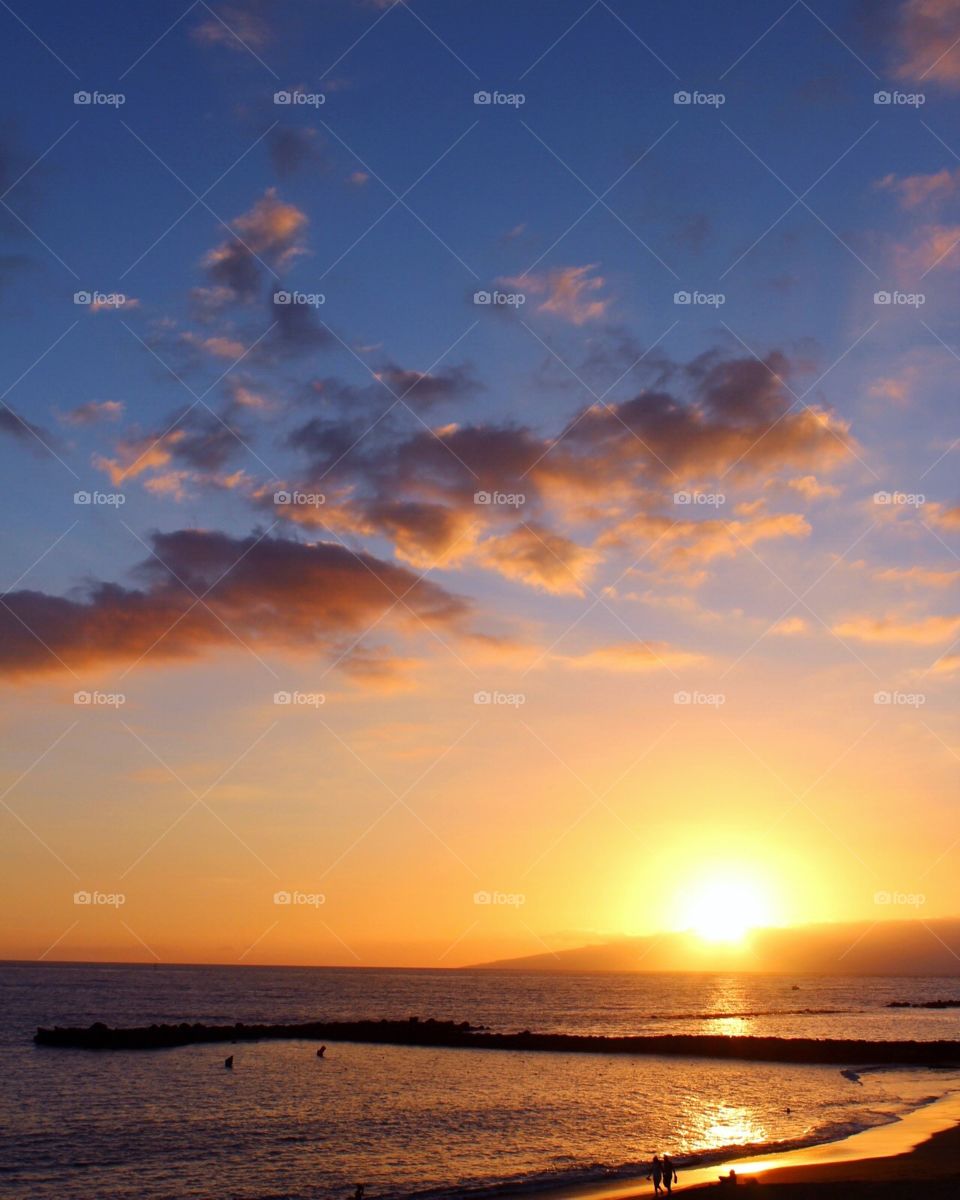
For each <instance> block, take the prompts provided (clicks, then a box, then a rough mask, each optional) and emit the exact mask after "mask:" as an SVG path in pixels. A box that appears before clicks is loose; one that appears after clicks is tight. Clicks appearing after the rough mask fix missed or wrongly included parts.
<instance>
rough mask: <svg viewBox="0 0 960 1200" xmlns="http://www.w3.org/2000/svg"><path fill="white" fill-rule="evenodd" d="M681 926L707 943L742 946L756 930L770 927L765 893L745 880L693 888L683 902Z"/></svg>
mask: <svg viewBox="0 0 960 1200" xmlns="http://www.w3.org/2000/svg"><path fill="white" fill-rule="evenodd" d="M680 911H681V914H682V915H681V923H682V927H683V928H684V929H692V930H693V932H694V933H696V934H698V935H699V936H700V937H701V938H703V939H704V941H707V942H739V941H742V940H743V938H744V936H745V935H746V934H747V933H748V932H749V931H750V930H751V929H753V928H754V927H755V926H757V925H764V924H767V923H769V919H770V906H769V903H768V900H767V897H766V895H765V894H764V891H763V889H762V888H761V887H760V886H759V885H758V884H757V883H755V882H754V881H752V880H746V879H732V878H731V879H724V878H714V879H708V880H703V881H701V882H699V883H697V884H694V885H693V886H692V887H691V888H690V889H689V890H688V891H686V892H685V893H684V895H683V896H682V898H681V902H680Z"/></svg>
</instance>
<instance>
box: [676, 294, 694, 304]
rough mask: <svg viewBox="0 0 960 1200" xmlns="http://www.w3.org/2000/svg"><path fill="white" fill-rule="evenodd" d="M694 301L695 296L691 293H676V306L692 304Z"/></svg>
mask: <svg viewBox="0 0 960 1200" xmlns="http://www.w3.org/2000/svg"><path fill="white" fill-rule="evenodd" d="M692 301H693V296H692V294H691V293H690V292H674V293H673V302H674V304H690V303H692Z"/></svg>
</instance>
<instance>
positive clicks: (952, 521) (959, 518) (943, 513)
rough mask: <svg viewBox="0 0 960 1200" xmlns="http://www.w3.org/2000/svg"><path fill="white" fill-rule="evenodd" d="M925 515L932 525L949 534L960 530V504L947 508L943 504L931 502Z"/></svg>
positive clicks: (925, 508)
mask: <svg viewBox="0 0 960 1200" xmlns="http://www.w3.org/2000/svg"><path fill="white" fill-rule="evenodd" d="M924 514H925V516H926V519H927V520H928V521H929V522H930V524H931V525H936V527H937V528H938V529H945V530H946V531H947V532H948V533H956V532H957V531H958V530H960V504H955V505H954V506H953V507H952V508H945V507H944V505H942V504H936V503H932V502H931V503H928V504H927V505H925V507H924Z"/></svg>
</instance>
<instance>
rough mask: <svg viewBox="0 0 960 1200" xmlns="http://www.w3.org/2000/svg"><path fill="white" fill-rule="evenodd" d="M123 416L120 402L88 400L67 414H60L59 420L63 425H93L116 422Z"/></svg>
mask: <svg viewBox="0 0 960 1200" xmlns="http://www.w3.org/2000/svg"><path fill="white" fill-rule="evenodd" d="M122 416H123V403H122V401H120V400H88V401H87V403H86V404H78V405H77V407H76V408H71V409H70V411H69V412H65V413H61V414H60V416H59V418H58V419H59V420H60V421H61V422H62V423H63V424H64V425H95V424H97V423H98V422H100V421H118V420H119V419H120V418H121V417H122Z"/></svg>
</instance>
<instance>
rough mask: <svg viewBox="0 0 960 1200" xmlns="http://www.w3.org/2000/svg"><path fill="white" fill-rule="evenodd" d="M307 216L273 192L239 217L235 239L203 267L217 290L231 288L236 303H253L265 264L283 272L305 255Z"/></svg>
mask: <svg viewBox="0 0 960 1200" xmlns="http://www.w3.org/2000/svg"><path fill="white" fill-rule="evenodd" d="M307 224H308V220H307V215H306V213H304V212H302V211H301V210H300V209H299V208H297V207H296V205H294V204H287V203H285V202H284V201H282V200H281V199H279V197H278V196H277V192H276V189H275V188H269V189H268V190H267V191H266V192H265V193H264V194H263V195H262V196H261V197H260V199H259V200H258V201H257V202H256V203H255V204H254V205H253V207H252V208H251V209H249V210H248V211H247V212H245V213H242V214H241V215H240V216H239V217H235V218H234V219H233V221H232V222H231V225H230V228H231V232H232V234H233V236H232V237H230V238H229V239H227V240H226V241H224V242H221V243H220V245H219V246H216V247H214V249H213V250H210V251H208V252H207V254H206V255H205V257H204V259H203V265H204V267H205V268H206V270H207V273H208V275H209V277H210V280H211V283H212V284H213V286H214V287H215V288H227V289H229V292H230V293H231V294H232V295H233V297H234V298H235V299H243V300H249V299H251V298H252V297H253V296H254V295H255V294H256V292H257V291H258V289H259V287H260V281H261V276H262V264H261V262H260V261H259V260H265V261H266V262H267V263H269V264H270V266H271V267H272V268H273V269H275V270H279V269H282V268H283V267H285V266H288V265H289V264H290V263H291V262H292V261H293V259H294V258H296V257H298V256H299V255H301V254H303V253H304V247H303V244H302V242H301V235H302V234H303V233H304V231H305V230H306V227H307Z"/></svg>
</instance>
